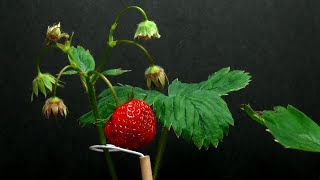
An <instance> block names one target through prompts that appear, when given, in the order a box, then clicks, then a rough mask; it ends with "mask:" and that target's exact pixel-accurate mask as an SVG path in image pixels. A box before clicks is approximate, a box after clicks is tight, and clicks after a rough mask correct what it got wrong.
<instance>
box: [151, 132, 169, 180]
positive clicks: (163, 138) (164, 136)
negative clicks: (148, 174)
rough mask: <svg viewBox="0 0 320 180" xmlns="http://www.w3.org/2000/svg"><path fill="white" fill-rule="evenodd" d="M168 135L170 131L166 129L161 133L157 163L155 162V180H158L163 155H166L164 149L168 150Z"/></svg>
mask: <svg viewBox="0 0 320 180" xmlns="http://www.w3.org/2000/svg"><path fill="white" fill-rule="evenodd" d="M168 133H169V130H168V129H167V128H166V127H163V128H162V133H161V137H160V141H159V145H158V148H157V150H158V152H157V156H156V162H155V166H154V168H153V173H152V174H153V180H156V179H157V176H158V173H159V169H160V163H161V160H162V155H163V153H164V149H165V148H166V143H167V138H168Z"/></svg>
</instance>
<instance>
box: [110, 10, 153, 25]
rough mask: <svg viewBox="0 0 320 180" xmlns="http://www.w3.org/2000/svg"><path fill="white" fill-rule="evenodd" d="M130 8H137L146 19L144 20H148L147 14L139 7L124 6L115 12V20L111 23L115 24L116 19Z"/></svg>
mask: <svg viewBox="0 0 320 180" xmlns="http://www.w3.org/2000/svg"><path fill="white" fill-rule="evenodd" d="M130 9H136V10H138V11H139V12H141V14H142V15H143V17H144V20H146V21H147V20H148V16H147V14H146V13H145V12H144V10H143V9H141V8H140V7H138V6H128V7H126V8H124V9H123V10H122V11H120V12H119V13H118V14H117V16H116V20H115V21H114V23H113V24H117V23H118V21H119V19H120V17H121V16H122V15H124V14H125V13H127V12H128V11H129V10H130Z"/></svg>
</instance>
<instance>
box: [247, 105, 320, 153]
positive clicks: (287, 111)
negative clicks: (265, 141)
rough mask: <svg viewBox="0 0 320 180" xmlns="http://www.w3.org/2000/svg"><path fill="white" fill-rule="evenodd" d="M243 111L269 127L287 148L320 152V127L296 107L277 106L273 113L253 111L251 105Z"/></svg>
mask: <svg viewBox="0 0 320 180" xmlns="http://www.w3.org/2000/svg"><path fill="white" fill-rule="evenodd" d="M242 107H243V108H242V109H243V110H244V111H245V112H246V113H247V114H248V115H249V116H250V117H251V118H253V119H254V120H256V121H258V122H259V123H260V124H262V125H264V126H266V127H267V129H268V130H269V131H270V133H271V134H272V136H273V137H274V138H275V139H276V141H277V142H279V143H280V144H281V145H282V146H284V147H285V148H292V149H298V150H303V151H310V152H320V127H319V125H318V124H316V123H315V122H314V121H313V120H312V119H310V118H309V117H308V116H307V115H305V114H304V113H303V112H301V111H300V110H298V109H296V108H295V107H293V106H291V105H288V106H287V108H285V107H282V106H277V107H275V108H274V110H273V111H262V112H256V111H253V110H252V108H251V107H250V106H249V105H242Z"/></svg>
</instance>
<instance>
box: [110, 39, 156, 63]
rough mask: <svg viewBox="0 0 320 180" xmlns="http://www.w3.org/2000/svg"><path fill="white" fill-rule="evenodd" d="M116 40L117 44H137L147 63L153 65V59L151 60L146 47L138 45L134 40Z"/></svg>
mask: <svg viewBox="0 0 320 180" xmlns="http://www.w3.org/2000/svg"><path fill="white" fill-rule="evenodd" d="M116 42H117V44H119V43H127V44H132V45H134V46H137V47H138V48H140V49H141V50H142V51H143V52H144V53H145V54H146V56H147V59H148V61H149V65H150V66H153V65H154V61H153V59H152V57H151V55H150V53H149V52H148V51H147V50H146V48H144V47H143V46H142V45H140V44H139V43H136V42H134V41H130V40H117V41H116Z"/></svg>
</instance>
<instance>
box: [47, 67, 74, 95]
mask: <svg viewBox="0 0 320 180" xmlns="http://www.w3.org/2000/svg"><path fill="white" fill-rule="evenodd" d="M69 68H72V65H67V66H65V67H64V68H62V69H61V70H60V72H59V74H58V75H57V78H56V82H55V83H54V86H53V89H52V94H53V96H56V92H57V85H58V82H59V80H60V78H61V76H62V73H63V72H65V71H66V70H67V69H69Z"/></svg>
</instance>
